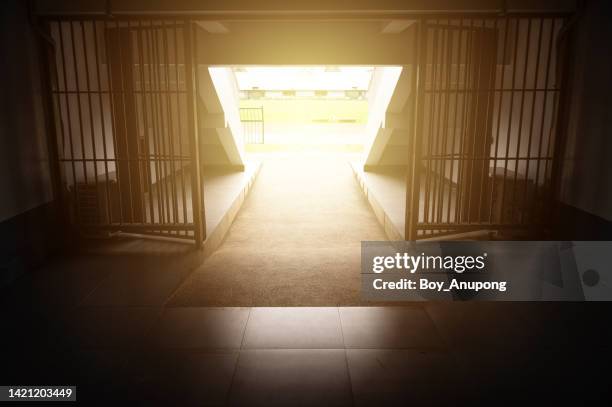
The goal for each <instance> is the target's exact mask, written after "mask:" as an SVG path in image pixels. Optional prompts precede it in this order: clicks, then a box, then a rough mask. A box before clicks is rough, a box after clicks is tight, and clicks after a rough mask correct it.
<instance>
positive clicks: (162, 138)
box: [151, 21, 171, 222]
mask: <svg viewBox="0 0 612 407" xmlns="http://www.w3.org/2000/svg"><path fill="white" fill-rule="evenodd" d="M151 25H153V21H151ZM158 28H159V27H158V26H156V28H155V29H154V30H152V32H153V36H154V41H153V44H154V46H153V51H152V54H153V56H154V60H155V67H156V68H155V82H156V99H157V101H158V111H157V113H158V118H159V125H160V133H159V140H158V145H159V146H160V148H161V151H160V152H161V160H160V162H161V168H162V174H161V177H162V178H161V181H158V182H161V188H162V195H163V197H164V202H163V207H164V208H165V211H164V217H165V219H166V222H170V221H171V217H170V197H169V194H170V192H169V191H168V180H167V177H168V175H167V174H168V168H167V166H168V162H167V158H168V154H167V152H166V151H167V149H166V142H167V138H168V136H167V132H168V129H167V127H166V124H167V123H166V120H165V119H164V112H163V109H164V103H163V96H162V92H163V91H162V86H161V81H162V74H161V73H160V70H161V69H162V68H161V58H160V50H159V38H158V31H157V30H158Z"/></svg>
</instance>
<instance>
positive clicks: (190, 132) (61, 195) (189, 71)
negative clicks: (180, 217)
mask: <svg viewBox="0 0 612 407" xmlns="http://www.w3.org/2000/svg"><path fill="white" fill-rule="evenodd" d="M100 21H103V22H104V28H105V30H106V29H107V28H108V24H109V22H110V23H114V24H115V26H116V27H119V24H120V23H124V24H127V25H126V27H127V28H128V29H129V28H134V29H142V28H143V27H149V26H142V22H143V21H145V22H149V23H150V28H155V27H154V26H153V22H158V21H162V24H161V25H160V26H157V28H162V27H166V26H167V23H168V22H173V23H174V24H176V25H178V24H181V25H182V30H183V46H184V58H185V62H184V65H185V86H186V92H187V97H186V100H187V119H188V125H187V136H188V137H187V139H188V141H189V145H188V146H185V147H188V148H189V154H190V167H191V168H190V173H191V190H192V194H191V195H192V199H191V209H192V211H193V215H192V216H193V222H192V223H190V222H188V221H187V214H186V212H185V213H184V223H136V222H132V223H124V222H123V221H122V220H120V222H118V223H117V222H113V223H110V224H92V225H86V226H85V229H82V228H83V225H79V223H78V220H77V221H71V220H70V215H69V212H66V211H67V210H69V208H67V207H66V205H63V206H62V208H61V210H62V211H63V213H64V216H63V219H64V223H66V224H67V225H69V226H71V227H76V231H77V232H78V231H79V230H96V231H113V232H125V233H137V234H146V235H151V236H162V237H169V238H182V239H189V240H191V239H192V240H194V243H195V246H196V248H201V247H202V244H203V242H204V240H205V239H206V217H205V208H204V204H203V203H204V196H203V194H204V192H203V187H202V182H201V180H202V174H201V171H202V168H201V166H200V165H199V164H200V157H199V155H200V153H199V148H198V145H199V132H198V130H199V122H200V117H199V115H198V112H197V110H196V109H195V106H196V102H197V101H196V98H197V95H198V89H199V88H198V72H197V69H196V67H197V35H195V29H196V27H195V25H194V24H195V20H194V19H193V18H191V17H188V16H187V17H186V16H185V15H170V14H155V15H149V14H143V15H135V14H134V15H132V14H128V15H101V14H65V15H40V16H39V22H40V25H41V29H40V30H41V38H42V39H41V41H44V44H43V46H42V51H41V54H42V55H43V57H45V60H46V61H48V63H47V64H45V65H46V67H47V68H46V69H44V70H42V71H41V75H42V76H43V78H42V79H43V83H44V84H48V86H46V87H45V89H43V91H44V92H45V99H46V100H45V102H46V105H48V106H47V110H48V111H49V113H50V114H49V119H50V122H51V123H52V125H50V126H48V127H53V129H52V130H53V131H52V132H50V134H49V140H50V143H51V146H52V147H50V152H51V154H50V162H51V168H52V169H56V170H55V172H56V173H57V182H56V184H57V185H55V187H54V189H55V190H54V195H55V196H56V200H57V201H58V203H59V205H60V206H61V205H62V204H65V203H66V202H67V201H68V199H67V196H66V194H67V193H68V194H70V192H69V191H68V190H67V188H66V185H67V184H68V183H69V182H72V183H73V189H74V194H75V197H76V195H77V191H76V190H77V181H76V173H75V172H74V165H75V161H81V162H83V163H85V162H87V161H91V162H93V163H94V172H97V170H96V165H95V163H96V162H98V161H104V162H106V163H108V162H115V163H116V162H117V160H118V157H117V155H116V154H117V153H116V151H117V150H116V148H117V147H116V141H113V149H112V151H114V158H112V159H111V158H103V159H101V158H96V157H95V147H94V144H92V150H93V154H94V158H93V160H92V159H89V158H86V157H85V155H83V157H82V158H80V159H79V158H75V157H74V151H73V148H72V147H71V149H70V151H71V158H70V159H62V158H61V157H60V153H59V149H58V148H57V147H58V144H59V143H60V141H61V140H60V137H61V139H62V140H64V139H65V138H66V137H69V138H70V141H71V142H72V140H73V135H72V134H70V135H65V134H64V132H65V125H64V123H63V117H62V101H61V100H60V96H59V95H60V94H61V93H62V92H63V93H65V94H68V93H70V91H68V89H67V84H66V76H65V73H64V74H63V78H64V87H65V88H66V89H64V90H63V91H62V90H60V89H59V68H58V67H57V63H56V59H57V58H61V60H62V64H64V63H65V62H66V61H67V59H66V57H65V56H64V55H63V52H64V50H63V47H64V41H66V40H64V39H60V40H61V41H62V45H61V47H62V50H61V52H62V55H61V56H58V54H57V53H58V52H60V51H59V50H58V46H57V43H56V42H55V41H54V39H53V38H52V33H51V24H53V23H55V24H57V26H58V29H59V30H60V33H61V30H62V29H61V24H62V23H69V24H70V34H71V35H70V37H71V38H70V40H71V41H72V52H73V56H72V58H73V59H74V60H73V61H72V63H73V64H74V66H73V69H74V70H75V72H76V70H78V67H77V62H76V56H75V55H74V53H75V48H74V24H76V23H78V24H80V27H81V39H82V40H84V38H85V31H84V28H83V27H84V24H85V23H86V22H89V23H92V24H93V25H94V34H95V24H96V23H99V22H100ZM132 23H137V25H135V26H134V25H132ZM102 35H103V36H104V37H103V38H106V36H107V35H108V34H107V33H106V32H104V33H103V34H102ZM60 38H61V34H60ZM94 39H95V42H96V45H95V47H96V48H95V50H94V51H91V50H90V52H95V63H96V64H98V65H97V66H96V67H90V66H89V65H90V64H91V63H90V62H89V57H88V56H87V54H88V51H87V49H86V48H85V45H83V52H84V54H85V58H86V60H87V61H85V72H86V75H87V83H88V86H89V75H90V69H96V70H98V71H99V70H100V61H99V58H100V55H101V54H100V51H98V45H97V37H95V38H94ZM104 41H105V43H106V42H107V41H108V40H107V39H105V40H104ZM175 42H176V45H177V46H178V40H177V39H175ZM104 47H105V50H106V51H105V54H106V55H107V58H108V50H107V49H106V48H107V47H106V45H105V46H104ZM141 51H142V50H141ZM177 55H178V54H177ZM175 57H176V55H175ZM140 58H142V56H140V57H139V61H141V59H140ZM149 58H151V56H149ZM165 58H168V55H166V56H165ZM194 61H196V62H195V63H194ZM157 62H159V61H157ZM106 63H107V64H108V60H107V62H106ZM175 63H176V64H177V65H178V60H177V61H176V62H175ZM62 67H63V69H64V70H65V66H62ZM107 69H110V68H109V67H107ZM76 75H78V73H76ZM107 75H110V74H109V73H107ZM176 75H178V71H177V74H176ZM96 79H97V81H98V82H100V75H99V73H96ZM74 80H75V81H77V78H74ZM108 80H109V83H108V85H107V86H108V87H109V88H108V91H107V92H108V95H109V96H108V97H109V102H108V103H109V106H110V109H111V121H112V122H113V123H112V124H111V125H112V126H114V125H115V123H114V120H115V119H114V117H113V114H112V111H114V110H115V108H116V107H115V106H114V101H113V100H112V98H113V97H112V93H115V92H117V91H112V90H111V88H110V86H111V85H110V76H109V77H108ZM100 86H101V85H100V83H98V90H97V91H91V89H87V90H86V91H80V90H79V89H78V83H77V90H76V91H75V92H74V93H76V94H77V95H80V94H81V92H82V93H85V94H87V95H88V96H87V97H86V104H88V105H89V108H88V112H89V113H88V114H89V116H88V117H89V118H90V125H91V126H93V124H92V123H91V116H92V115H93V110H92V108H91V97H92V96H91V94H92V93H98V94H99V95H101V94H102V93H103V91H102V89H101V88H99V87H100ZM141 86H144V85H141ZM166 86H168V85H166ZM119 92H121V91H119ZM145 92H146V91H145ZM177 92H178V82H177ZM77 101H78V109H79V112H78V124H79V130H80V135H79V136H75V137H80V138H81V147H82V148H84V147H83V145H84V144H83V143H84V142H83V137H84V135H83V130H82V128H83V123H82V122H83V116H82V112H81V111H80V109H81V99H80V96H77ZM65 103H66V110H67V113H68V114H70V108H69V107H68V104H69V101H68V98H67V96H66V97H65ZM100 103H102V102H100ZM177 103H179V102H178V99H177ZM177 108H178V106H177ZM98 109H99V110H100V112H98V113H100V114H102V116H104V113H103V112H102V110H101V109H103V107H102V105H101V104H100V106H99V108H98ZM145 109H146V108H145ZM68 121H70V122H72V121H73V120H72V119H70V118H68ZM102 121H104V120H102ZM68 129H69V132H72V130H71V129H72V124H71V123H68ZM179 131H180V129H179ZM51 133H52V134H51ZM91 136H92V138H95V135H94V132H93V130H92V134H91ZM106 137H107V136H103V141H102V143H106ZM111 137H113V138H114V137H115V131H114V130H112V136H111ZM92 143H95V141H94V142H92ZM105 150H106V147H105ZM105 152H106V151H105ZM173 160H174V158H173ZM66 161H69V162H71V163H72V166H73V172H72V181H70V180H69V179H68V178H70V177H69V176H68V175H67V174H66V175H64V176H63V175H62V171H61V170H60V167H61V165H62V162H66ZM83 168H84V169H83V173H84V177H87V175H92V174H88V173H89V171H88V170H87V169H86V168H85V165H84V164H83ZM173 176H176V174H173ZM108 180H109V177H108V173H106V182H108ZM98 182H99V181H98V180H96V181H95V183H94V184H93V185H97V183H98ZM185 185H186V184H185V183H183V188H184V187H185ZM106 188H108V185H107V186H106ZM106 194H107V199H108V194H109V193H108V189H107V192H106ZM174 198H176V197H174ZM75 205H77V203H76V202H75ZM109 210H111V209H110V208H109ZM151 218H152V219H154V218H153V215H151ZM172 232H175V233H172ZM189 232H192V233H193V237H192V238H191V237H190V236H189Z"/></svg>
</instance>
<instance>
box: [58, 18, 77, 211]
mask: <svg viewBox="0 0 612 407" xmlns="http://www.w3.org/2000/svg"><path fill="white" fill-rule="evenodd" d="M62 25H63V24H62V21H61V20H58V21H57V29H58V33H59V42H60V55H61V59H62V76H63V79H64V90H65V91H66V93H65V94H64V100H65V102H66V119H67V121H68V123H67V124H68V140H69V143H68V145H69V147H70V166H71V167H72V190H73V192H74V210H75V215H76V219H79V212H80V211H79V205H78V191H77V178H76V165H75V157H74V140H73V133H72V117H71V115H70V99H69V97H68V76H67V75H66V53H65V51H64V34H63V31H64V28H63V27H62ZM55 68H56V72H57V71H58V69H57V66H56V67H55ZM58 76H59V75H58ZM57 98H58V100H59V95H58V97H57ZM60 112H61V104H60ZM63 127H64V124H63V123H62V129H63ZM62 155H63V152H62Z"/></svg>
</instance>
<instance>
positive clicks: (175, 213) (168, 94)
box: [162, 22, 178, 223]
mask: <svg viewBox="0 0 612 407" xmlns="http://www.w3.org/2000/svg"><path fill="white" fill-rule="evenodd" d="M162 30H163V41H162V45H163V54H164V62H165V70H164V71H165V78H164V81H165V82H166V110H167V114H168V139H169V140H168V144H169V153H170V157H169V158H170V171H172V175H171V177H170V186H171V188H172V201H171V202H172V221H173V223H178V193H177V190H176V163H175V160H176V156H175V154H174V137H173V136H174V126H173V121H172V115H173V112H172V106H171V105H172V98H171V92H170V73H169V72H168V70H169V69H170V57H169V53H168V38H167V36H168V32H167V29H166V23H165V22H162Z"/></svg>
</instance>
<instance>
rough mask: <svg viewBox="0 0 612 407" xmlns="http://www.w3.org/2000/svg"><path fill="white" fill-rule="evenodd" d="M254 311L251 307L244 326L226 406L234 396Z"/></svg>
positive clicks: (226, 397) (226, 396)
mask: <svg viewBox="0 0 612 407" xmlns="http://www.w3.org/2000/svg"><path fill="white" fill-rule="evenodd" d="M252 311H253V307H249V315H248V316H247V320H246V323H245V324H244V329H243V330H242V340H241V341H240V347H239V348H238V356H237V357H236V363H235V364H234V371H233V372H232V380H231V382H230V385H229V388H228V389H227V394H226V395H225V405H226V406H228V405H229V402H230V397H231V395H232V390H233V388H234V381H235V380H236V373H237V372H238V363H240V355H241V354H242V348H243V346H244V339H245V337H246V332H247V328H248V326H249V321H250V320H251V312H252Z"/></svg>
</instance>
